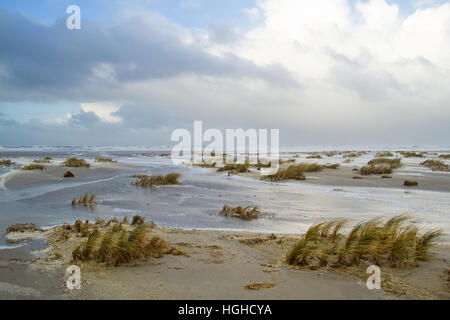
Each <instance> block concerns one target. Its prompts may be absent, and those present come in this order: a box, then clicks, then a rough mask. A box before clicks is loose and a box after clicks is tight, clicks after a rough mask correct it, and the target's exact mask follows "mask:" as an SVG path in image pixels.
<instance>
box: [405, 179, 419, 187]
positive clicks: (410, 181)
mask: <svg viewBox="0 0 450 320" xmlns="http://www.w3.org/2000/svg"><path fill="white" fill-rule="evenodd" d="M418 184H419V183H418V182H417V181H413V180H405V181H404V182H403V185H404V186H407V187H414V186H417V185H418Z"/></svg>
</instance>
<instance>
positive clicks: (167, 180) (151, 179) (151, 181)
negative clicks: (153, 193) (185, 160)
mask: <svg viewBox="0 0 450 320" xmlns="http://www.w3.org/2000/svg"><path fill="white" fill-rule="evenodd" d="M180 177H181V174H179V173H174V172H172V173H169V174H166V175H165V176H163V175H154V176H148V175H146V174H137V175H133V176H132V178H135V179H136V181H134V182H132V183H131V185H133V186H137V187H143V188H146V187H152V186H155V185H171V184H180V182H179V181H178V179H179V178H180Z"/></svg>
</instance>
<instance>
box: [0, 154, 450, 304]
mask: <svg viewBox="0 0 450 320" xmlns="http://www.w3.org/2000/svg"><path fill="white" fill-rule="evenodd" d="M302 161H303V160H302V159H300V160H297V162H302ZM330 161H331V163H334V162H333V161H332V160H330ZM312 162H314V161H312ZM135 169H137V170H142V167H141V168H139V167H135V166H133V165H123V164H120V163H119V164H95V165H94V166H93V167H91V168H64V167H61V166H60V165H59V164H57V163H53V164H51V165H48V164H47V165H46V169H45V170H44V171H20V170H16V171H14V172H11V173H9V174H7V176H6V177H5V176H4V179H3V184H4V187H6V188H7V189H8V190H10V191H11V192H14V191H15V190H20V189H22V188H28V187H30V188H40V187H41V186H46V185H47V184H49V183H55V182H57V183H65V182H67V181H71V182H77V181H89V180H90V179H91V178H92V177H103V178H105V177H108V176H109V175H111V176H112V175H114V174H115V173H117V172H122V171H126V172H128V171H135ZM408 169H409V168H408ZM408 169H405V170H395V172H394V173H393V174H392V175H391V176H392V178H391V179H382V178H381V177H380V175H374V176H364V177H363V179H358V180H356V179H352V177H353V176H355V175H358V173H357V172H355V171H353V167H352V166H350V167H340V168H339V169H337V170H332V169H326V170H324V171H322V172H318V173H306V180H305V181H289V183H294V184H300V185H301V184H305V185H319V186H332V187H335V190H336V191H345V188H353V187H362V188H372V187H374V188H396V189H401V190H404V191H405V192H408V193H414V190H420V191H440V192H448V191H450V175H449V174H447V173H439V172H431V170H430V171H429V172H427V171H424V170H422V171H420V172H418V171H414V170H412V171H409V170H408ZM68 170H70V171H72V172H73V173H74V174H75V178H63V177H62V176H63V174H64V172H65V171H68ZM208 170H209V171H211V172H212V171H215V170H214V169H208ZM127 174H128V173H127ZM221 174H222V175H226V174H227V173H221ZM217 175H219V174H217ZM239 175H240V176H243V177H246V178H251V179H252V180H253V179H254V180H255V181H254V184H253V183H251V182H252V180H249V181H250V184H251V185H252V188H253V187H254V188H259V185H258V183H260V182H259V181H256V180H259V178H260V176H259V171H256V170H254V169H252V171H251V172H249V173H243V174H239ZM404 180H416V181H418V182H419V185H418V186H417V187H405V186H403V181H404ZM127 183H128V184H129V182H127ZM224 183H225V184H226V183H227V182H226V179H225V182H224ZM269 184H270V185H272V187H271V188H274V190H278V187H279V186H278V183H277V182H275V183H269ZM168 190H169V189H167V190H165V191H163V192H162V193H165V192H167V191H168ZM267 191H268V190H266V192H267ZM277 192H278V193H280V195H281V193H283V194H285V196H286V195H287V194H290V193H289V192H292V190H286V189H285V188H284V189H283V188H280V190H279V191H277ZM302 192H303V193H305V191H302ZM255 193H256V192H255ZM278 193H277V194H278ZM272 195H273V194H272ZM148 196H149V195H145V197H148ZM201 196H202V195H201V194H200V195H198V197H201ZM258 196H259V195H258ZM290 196H292V197H293V199H294V198H295V199H297V198H300V197H301V194H300V193H299V194H298V195H297V193H295V194H290ZM294 196H295V197H294ZM303 196H304V195H303ZM219 197H221V195H219ZM249 197H250V195H249ZM146 199H148V198H145V201H148V200H146ZM288 199H289V198H288ZM69 200H70V199H69ZM438 200H439V199H438ZM130 201H131V200H130ZM199 201H200V200H199ZM202 201H203V202H204V201H205V200H202ZM305 201H306V200H305ZM308 201H309V202H308V203H312V202H315V201H316V200H314V199H313V198H308ZM316 202H317V201H316ZM105 203H107V202H106V201H105ZM255 204H256V205H258V204H259V203H255ZM261 204H262V205H264V203H261ZM152 205H153V206H155V205H156V204H155V202H153V203H152ZM355 206H356V204H355V205H353V206H352V208H353V209H354V207H355ZM216 209H220V205H219V204H217V208H215V209H214V210H216ZM313 209H314V206H313V205H312V204H311V209H310V210H311V211H313ZM327 212H328V211H327ZM81 214H82V213H81ZM212 214H215V215H217V212H215V213H212ZM321 218H323V217H321ZM36 219H38V217H36ZM29 222H38V220H36V221H33V220H31V219H30V221H29ZM67 222H73V221H67ZM242 226H243V228H246V227H245V226H244V224H242ZM54 230H55V229H51V230H49V231H46V232H44V233H35V234H30V235H25V237H27V236H28V237H29V238H34V239H35V238H36V237H41V238H42V239H47V240H50V241H49V243H50V247H49V249H46V250H38V251H35V252H33V254H31V255H29V254H28V253H25V251H24V250H27V249H17V250H16V249H11V250H9V249H8V250H2V251H1V259H0V260H1V263H0V298H1V299H14V298H33V299H46V298H55V299H398V298H400V299H416V298H419V299H428V298H440V299H450V294H449V283H448V278H447V277H448V276H447V275H446V272H447V270H448V269H449V268H450V265H449V261H450V250H449V247H448V246H440V247H437V248H436V249H435V251H436V253H437V254H436V255H434V256H433V257H432V258H431V259H430V261H427V262H424V263H422V264H421V266H420V268H408V269H404V270H390V269H387V270H386V273H387V274H389V275H390V279H396V280H390V284H391V285H394V286H396V287H400V288H402V291H403V292H404V293H403V294H402V295H400V296H398V295H395V294H393V293H392V292H391V291H390V290H368V289H367V288H366V285H365V279H366V278H365V277H366V275H365V274H363V275H361V273H360V272H359V273H358V272H356V271H352V270H347V272H343V270H340V271H339V272H337V271H333V270H328V269H322V270H316V271H312V270H296V269H294V268H292V267H290V266H287V265H286V264H285V263H284V258H285V255H286V253H287V251H288V250H289V248H290V247H291V246H292V244H293V243H294V242H295V241H296V240H297V239H298V237H299V235H283V234H277V239H276V240H263V241H262V242H261V243H257V244H248V243H246V241H240V240H243V239H244V240H245V239H248V238H261V239H267V238H268V236H269V234H265V233H252V232H245V231H242V232H237V231H216V230H183V229H175V228H165V227H157V228H156V229H154V230H153V231H152V232H155V234H157V235H159V236H161V238H163V239H164V240H166V241H168V242H169V243H170V244H171V245H174V246H176V247H179V248H181V249H183V250H184V251H186V252H187V253H188V254H189V256H172V255H166V256H164V257H163V258H161V259H153V258H152V259H150V260H149V261H148V262H146V263H143V264H140V265H138V266H123V267H118V268H110V267H104V266H94V265H83V266H82V274H83V275H82V278H83V289H82V290H74V291H69V290H68V289H65V287H64V284H65V279H64V273H65V268H66V267H67V266H68V265H69V264H70V252H71V250H72V249H73V248H74V247H75V245H76V244H77V243H79V241H80V239H79V238H78V239H76V238H74V239H72V240H71V241H68V242H67V243H64V244H63V243H59V244H57V245H56V246H54V245H53V244H52V241H51V239H52V232H54ZM258 230H261V229H258ZM14 236H16V239H14ZM8 237H9V241H19V243H20V240H21V239H22V238H23V237H24V234H18V235H14V234H10V235H8ZM29 249H32V250H35V248H33V247H31V248H29ZM59 256H60V258H57V257H59ZM391 274H392V276H391ZM251 282H256V283H267V284H270V285H274V286H273V287H271V288H268V289H261V290H248V289H246V288H245V286H246V285H248V284H249V283H251ZM392 283H394V284H392Z"/></svg>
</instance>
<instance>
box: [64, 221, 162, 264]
mask: <svg viewBox="0 0 450 320" xmlns="http://www.w3.org/2000/svg"><path fill="white" fill-rule="evenodd" d="M166 250H167V244H166V242H165V241H163V240H162V239H161V238H159V237H157V236H153V237H151V236H149V234H148V233H147V226H146V225H144V224H142V225H138V226H136V227H135V228H134V229H133V230H128V231H127V230H125V229H124V228H123V226H122V224H121V223H116V222H114V223H112V224H111V226H110V227H109V229H107V230H105V232H104V233H102V232H101V231H99V230H98V229H94V231H92V232H91V233H90V235H89V237H88V239H87V240H86V241H84V242H82V243H81V244H80V245H79V246H77V247H76V248H75V249H74V250H73V251H72V260H73V261H74V262H75V263H77V262H88V261H93V262H96V263H102V264H105V265H107V266H114V267H117V266H120V265H124V264H130V263H135V264H136V263H140V262H143V261H145V260H147V259H148V258H150V257H162V255H163V254H164V253H165V252H166Z"/></svg>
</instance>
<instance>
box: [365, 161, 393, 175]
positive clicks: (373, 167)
mask: <svg viewBox="0 0 450 320" xmlns="http://www.w3.org/2000/svg"><path fill="white" fill-rule="evenodd" d="M401 166H402V163H401V159H388V158H376V159H372V160H370V161H369V162H368V163H367V165H366V166H363V167H362V168H361V169H360V170H359V172H360V173H361V175H364V176H365V175H370V174H391V173H392V172H394V169H397V168H400V167H401Z"/></svg>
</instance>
